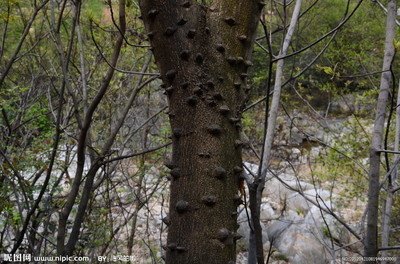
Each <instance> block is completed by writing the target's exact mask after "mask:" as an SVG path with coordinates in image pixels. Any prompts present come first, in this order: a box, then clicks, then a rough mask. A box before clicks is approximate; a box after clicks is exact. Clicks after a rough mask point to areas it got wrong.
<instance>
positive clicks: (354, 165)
mask: <svg viewBox="0 0 400 264" xmlns="http://www.w3.org/2000/svg"><path fill="white" fill-rule="evenodd" d="M361 126H362V127H361ZM366 126H367V124H366V121H365V120H356V119H355V118H349V119H348V120H346V121H344V122H343V127H342V129H341V130H342V132H341V133H340V135H338V137H336V138H335V139H334V142H333V144H331V146H332V147H331V148H328V149H327V150H326V153H325V155H320V156H319V159H318V160H317V164H319V166H318V169H317V170H316V171H315V174H316V176H317V178H318V179H319V180H321V181H322V182H330V183H331V184H332V185H334V186H335V188H337V189H338V191H339V194H340V199H341V202H340V203H338V204H340V205H341V206H346V204H347V202H348V201H350V200H352V199H354V198H357V199H360V200H361V201H365V199H366V197H365V196H364V195H363V194H364V193H365V192H366V190H367V187H368V181H367V179H366V178H365V175H366V172H365V165H366V164H365V161H366V160H367V158H368V153H369V135H368V134H366V132H365V130H364V129H365V128H364V127H366ZM338 165H339V166H338Z"/></svg>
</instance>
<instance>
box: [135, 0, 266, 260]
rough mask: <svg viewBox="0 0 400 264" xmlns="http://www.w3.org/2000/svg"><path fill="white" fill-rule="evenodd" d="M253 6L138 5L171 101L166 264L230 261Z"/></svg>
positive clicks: (231, 1) (217, 2)
mask: <svg viewBox="0 0 400 264" xmlns="http://www.w3.org/2000/svg"><path fill="white" fill-rule="evenodd" d="M262 6H263V5H262V3H260V2H259V1H258V0H246V1H237V0H214V1H213V3H211V4H209V5H203V4H199V3H197V2H195V1H184V0H183V1H176V0H142V1H140V8H141V12H142V17H143V20H144V23H145V27H146V29H147V32H148V37H149V39H150V42H151V45H152V47H153V52H154V56H155V59H156V61H157V65H158V67H159V69H160V71H161V74H162V80H163V82H164V86H165V90H166V93H167V95H168V98H169V108H170V113H169V116H170V124H171V128H172V134H173V136H172V140H173V155H172V161H171V164H169V167H170V168H171V197H170V215H169V219H166V221H165V222H166V223H168V224H169V230H168V239H167V240H168V241H167V254H166V262H167V263H174V264H180V263H191V264H195V263H208V264H212V263H218V264H221V263H235V255H236V253H235V238H236V230H237V222H236V216H237V213H236V212H237V206H238V204H239V202H240V197H239V196H238V192H237V186H238V185H237V184H238V180H239V179H238V178H239V176H240V175H241V172H242V169H241V164H242V160H241V142H240V139H239V132H240V117H241V109H242V107H243V104H244V100H245V96H246V77H247V74H246V72H247V68H248V67H249V66H250V65H251V62H250V56H251V47H252V42H253V40H254V38H255V31H256V27H257V22H258V19H259V15H260V10H261V9H262Z"/></svg>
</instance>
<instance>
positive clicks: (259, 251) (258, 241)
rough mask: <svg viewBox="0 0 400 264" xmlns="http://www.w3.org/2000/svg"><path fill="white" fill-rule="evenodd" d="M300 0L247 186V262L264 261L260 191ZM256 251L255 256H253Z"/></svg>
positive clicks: (300, 1) (263, 181)
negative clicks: (258, 160)
mask: <svg viewBox="0 0 400 264" xmlns="http://www.w3.org/2000/svg"><path fill="white" fill-rule="evenodd" d="M301 5H302V0H297V1H296V4H295V7H294V10H293V14H292V18H291V21H290V24H289V28H288V31H287V33H286V35H285V38H284V40H283V43H282V48H281V50H280V51H279V57H280V58H282V59H280V60H278V62H277V65H276V73H275V85H274V91H273V92H274V93H273V97H272V102H271V109H270V110H269V116H268V120H267V131H266V135H265V140H264V146H263V153H262V161H261V166H260V173H259V176H258V178H257V179H256V180H255V181H254V183H253V184H251V186H250V188H249V195H250V210H251V218H252V223H253V226H254V231H253V230H252V231H250V237H251V242H252V245H250V246H252V247H255V248H256V251H254V250H252V251H251V252H253V255H249V263H255V261H254V260H255V259H257V263H258V264H263V263H264V252H263V244H262V228H261V225H260V206H261V198H262V192H263V190H264V185H265V180H266V175H267V171H268V167H269V161H270V159H271V154H272V143H273V139H274V134H275V127H276V119H277V117H278V112H279V104H280V99H281V91H282V78H283V68H284V59H283V57H285V56H286V55H287V51H288V49H289V45H290V42H291V40H292V36H293V33H294V30H295V28H296V25H297V21H298V19H299V15H300V10H301ZM254 253H256V256H254Z"/></svg>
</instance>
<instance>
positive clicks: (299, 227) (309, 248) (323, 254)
mask: <svg viewBox="0 0 400 264" xmlns="http://www.w3.org/2000/svg"><path fill="white" fill-rule="evenodd" d="M268 231H269V232H270V242H271V244H272V245H273V246H274V247H275V248H276V249H277V250H278V251H279V254H280V255H281V256H282V255H283V256H285V257H286V258H287V259H288V260H289V261H290V263H296V264H310V263H314V264H326V263H329V261H330V259H331V256H330V254H329V252H328V251H327V249H326V248H325V247H324V244H323V241H319V240H318V239H317V238H316V237H315V236H314V235H313V234H312V233H311V232H309V231H308V229H307V226H306V225H305V223H304V222H303V221H300V222H289V221H286V222H285V221H277V222H275V223H274V224H272V225H271V226H270V227H269V228H268Z"/></svg>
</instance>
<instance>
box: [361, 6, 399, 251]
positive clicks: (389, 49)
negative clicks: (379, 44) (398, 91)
mask: <svg viewBox="0 0 400 264" xmlns="http://www.w3.org/2000/svg"><path fill="white" fill-rule="evenodd" d="M387 10H388V12H387V21H386V23H387V24H386V40H385V55H384V59H383V66H382V76H381V84H380V92H379V97H378V103H377V108H376V117H375V122H374V129H373V134H372V143H371V150H370V171H369V191H368V207H367V209H368V217H367V232H366V237H365V240H364V254H365V256H367V257H376V256H377V255H378V207H379V170H380V152H379V150H380V149H381V148H382V138H383V131H384V125H385V115H386V105H387V101H388V97H389V91H390V83H391V81H392V76H391V73H390V66H391V64H392V61H393V57H394V53H395V50H394V44H393V41H394V37H395V32H396V12H397V8H396V1H395V0H390V1H389V2H388V6H387Z"/></svg>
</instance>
